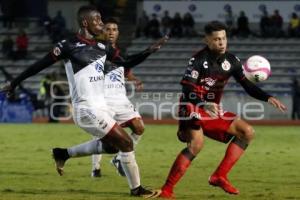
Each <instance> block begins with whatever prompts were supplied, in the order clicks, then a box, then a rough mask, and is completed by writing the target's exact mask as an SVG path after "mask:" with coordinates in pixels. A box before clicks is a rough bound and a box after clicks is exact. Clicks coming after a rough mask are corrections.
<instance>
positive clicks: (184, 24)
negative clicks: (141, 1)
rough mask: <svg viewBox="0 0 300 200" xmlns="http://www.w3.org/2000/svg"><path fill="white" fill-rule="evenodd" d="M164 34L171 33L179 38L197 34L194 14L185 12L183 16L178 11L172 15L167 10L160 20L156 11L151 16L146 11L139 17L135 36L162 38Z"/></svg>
mask: <svg viewBox="0 0 300 200" xmlns="http://www.w3.org/2000/svg"><path fill="white" fill-rule="evenodd" d="M162 35H170V36H171V37H177V38H181V37H194V36H197V32H196V31H195V20H194V18H193V16H192V15H191V14H190V13H185V14H184V16H183V17H182V16H181V15H180V13H178V12H177V13H175V14H174V16H173V17H171V16H170V15H169V11H167V10H166V11H164V14H163V16H162V17H161V19H160V20H159V19H158V17H157V15H156V14H155V13H153V14H152V15H151V18H150V17H148V15H147V14H146V12H145V11H144V12H143V14H142V16H141V17H140V18H139V19H138V23H137V29H136V33H135V36H136V37H141V36H144V37H150V38H160V37H161V36H162Z"/></svg>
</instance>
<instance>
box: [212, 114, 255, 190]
mask: <svg viewBox="0 0 300 200" xmlns="http://www.w3.org/2000/svg"><path fill="white" fill-rule="evenodd" d="M227 132H228V133H229V134H232V135H234V136H235V138H234V139H233V140H232V141H231V142H230V144H229V145H228V148H227V150H226V153H225V156H224V158H223V160H222V161H221V163H220V164H219V166H218V168H217V169H216V171H215V172H214V173H213V174H212V175H211V176H210V177H209V184H211V185H213V186H218V187H221V188H222V189H223V190H224V191H225V192H227V193H229V194H239V190H238V189H236V188H235V187H234V186H233V185H232V184H231V183H230V182H229V180H228V178H227V175H228V173H229V172H230V170H231V169H232V167H233V166H234V165H235V164H236V162H237V161H238V160H239V159H240V157H241V156H242V155H243V153H244V151H245V150H246V148H247V146H248V144H249V143H250V142H251V140H252V139H253V137H254V131H253V128H252V127H251V126H250V125H249V124H248V123H246V122H245V121H243V120H241V119H235V120H234V121H233V122H232V124H231V125H230V127H229V129H228V131H227Z"/></svg>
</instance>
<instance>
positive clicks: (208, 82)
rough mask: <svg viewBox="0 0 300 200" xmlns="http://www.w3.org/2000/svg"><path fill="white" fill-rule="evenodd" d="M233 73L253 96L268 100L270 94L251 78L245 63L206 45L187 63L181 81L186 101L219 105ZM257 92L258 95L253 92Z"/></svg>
mask: <svg viewBox="0 0 300 200" xmlns="http://www.w3.org/2000/svg"><path fill="white" fill-rule="evenodd" d="M231 76H233V77H234V78H235V79H236V81H237V82H239V83H240V84H241V85H242V86H243V87H244V88H245V90H246V91H247V92H248V91H250V90H253V91H252V92H251V91H250V92H248V93H249V94H250V95H251V96H253V97H255V98H257V99H260V100H264V101H266V100H267V98H268V97H269V95H267V94H266V93H265V92H263V91H262V90H261V89H259V88H258V87H257V86H255V85H254V84H252V83H251V82H250V81H248V80H247V79H246V77H245V75H244V73H243V68H242V64H241V62H240V60H239V58H237V57H236V56H235V55H233V54H231V53H229V52H226V53H225V54H223V55H216V54H215V53H213V52H212V51H210V50H209V48H208V47H205V48H204V49H202V50H201V51H199V52H197V53H196V54H195V55H194V56H193V57H192V58H190V60H189V62H188V66H187V68H186V71H185V73H184V75H183V78H182V80H181V82H180V83H181V85H182V86H183V94H184V98H183V101H190V102H192V103H196V104H197V103H201V102H214V103H217V104H219V103H220V101H221V97H222V94H223V91H224V87H225V85H226V84H227V82H228V80H229V78H230V77H231ZM255 92H258V94H254V93H255Z"/></svg>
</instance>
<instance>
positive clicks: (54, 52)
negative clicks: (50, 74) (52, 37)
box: [52, 47, 61, 56]
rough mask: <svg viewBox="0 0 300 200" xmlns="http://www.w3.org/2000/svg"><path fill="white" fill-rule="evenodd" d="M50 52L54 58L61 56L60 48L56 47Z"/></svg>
mask: <svg viewBox="0 0 300 200" xmlns="http://www.w3.org/2000/svg"><path fill="white" fill-rule="evenodd" d="M52 52H53V54H54V55H55V56H59V55H60V54H61V51H60V48H58V47H55V48H54V49H53V51H52Z"/></svg>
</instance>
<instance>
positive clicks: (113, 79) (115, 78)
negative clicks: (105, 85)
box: [109, 73, 118, 82]
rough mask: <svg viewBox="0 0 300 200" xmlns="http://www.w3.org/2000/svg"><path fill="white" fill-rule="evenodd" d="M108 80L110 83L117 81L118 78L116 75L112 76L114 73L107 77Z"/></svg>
mask: <svg viewBox="0 0 300 200" xmlns="http://www.w3.org/2000/svg"><path fill="white" fill-rule="evenodd" d="M109 79H110V80H111V81H112V82H115V81H118V77H117V75H116V74H114V73H111V74H110V75H109Z"/></svg>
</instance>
